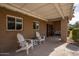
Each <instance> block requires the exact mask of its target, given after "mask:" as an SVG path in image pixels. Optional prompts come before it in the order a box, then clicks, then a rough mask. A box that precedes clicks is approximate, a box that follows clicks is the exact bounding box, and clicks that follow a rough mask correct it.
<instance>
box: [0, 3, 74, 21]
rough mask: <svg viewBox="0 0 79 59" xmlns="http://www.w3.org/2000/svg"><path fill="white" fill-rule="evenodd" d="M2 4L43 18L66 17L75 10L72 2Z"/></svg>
mask: <svg viewBox="0 0 79 59" xmlns="http://www.w3.org/2000/svg"><path fill="white" fill-rule="evenodd" d="M0 6H3V7H6V8H8V9H11V10H14V11H18V12H21V13H24V14H28V15H30V16H33V17H36V18H39V19H43V20H50V19H54V18H59V17H62V18H63V19H64V17H65V16H71V14H72V12H73V10H72V9H73V4H72V3H8V4H7V3H6V4H5V3H2V4H0Z"/></svg>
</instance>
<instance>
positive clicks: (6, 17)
mask: <svg viewBox="0 0 79 59" xmlns="http://www.w3.org/2000/svg"><path fill="white" fill-rule="evenodd" d="M8 17H13V18H15V29H14V30H11V29H8ZM17 18H18V19H21V20H22V29H21V30H17V29H16V19H17ZM6 31H23V18H21V17H16V16H12V15H6Z"/></svg>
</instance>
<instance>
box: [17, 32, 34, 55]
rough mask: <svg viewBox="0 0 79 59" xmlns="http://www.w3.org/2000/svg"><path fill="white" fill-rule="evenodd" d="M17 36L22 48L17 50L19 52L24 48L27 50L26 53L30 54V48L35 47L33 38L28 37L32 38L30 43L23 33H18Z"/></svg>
mask: <svg viewBox="0 0 79 59" xmlns="http://www.w3.org/2000/svg"><path fill="white" fill-rule="evenodd" d="M17 38H18V42H19V44H20V46H21V48H20V49H18V50H16V52H19V51H22V50H26V53H27V55H28V54H29V48H32V49H33V40H31V39H28V40H30V43H28V42H27V41H26V40H25V39H24V37H23V35H22V34H20V33H18V34H17Z"/></svg>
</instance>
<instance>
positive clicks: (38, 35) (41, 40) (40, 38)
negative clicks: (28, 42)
mask: <svg viewBox="0 0 79 59" xmlns="http://www.w3.org/2000/svg"><path fill="white" fill-rule="evenodd" d="M36 37H37V39H38V41H39V43H40V44H41V42H44V41H45V36H43V37H41V35H40V33H39V32H36Z"/></svg>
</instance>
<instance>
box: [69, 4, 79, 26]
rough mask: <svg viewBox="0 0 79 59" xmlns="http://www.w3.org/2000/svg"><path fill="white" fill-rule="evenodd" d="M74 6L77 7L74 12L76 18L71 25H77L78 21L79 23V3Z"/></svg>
mask: <svg viewBox="0 0 79 59" xmlns="http://www.w3.org/2000/svg"><path fill="white" fill-rule="evenodd" d="M74 6H76V8H75V11H74V16H75V17H73V18H72V20H71V21H70V22H69V24H72V25H73V24H75V23H76V22H77V21H79V3H75V4H74Z"/></svg>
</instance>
